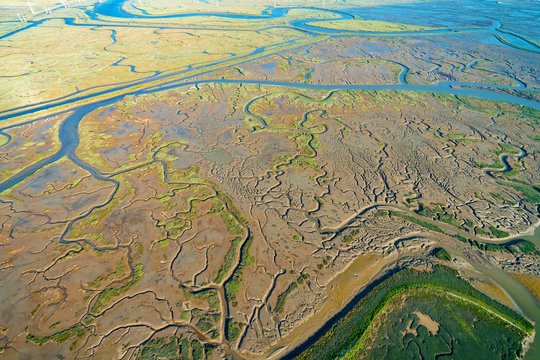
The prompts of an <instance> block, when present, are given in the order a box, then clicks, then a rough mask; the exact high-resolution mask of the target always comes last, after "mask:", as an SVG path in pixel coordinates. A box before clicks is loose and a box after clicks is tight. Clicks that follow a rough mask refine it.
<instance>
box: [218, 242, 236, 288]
mask: <svg viewBox="0 0 540 360" xmlns="http://www.w3.org/2000/svg"><path fill="white" fill-rule="evenodd" d="M241 243H242V238H241V237H239V236H237V237H235V238H234V239H233V240H232V241H231V247H230V248H229V250H228V251H227V254H225V258H224V260H223V265H222V266H221V267H220V268H219V270H218V272H217V275H216V278H215V279H214V282H215V283H216V284H219V283H221V282H222V281H223V279H224V278H225V276H226V275H227V273H228V272H229V270H231V268H232V266H233V265H234V264H233V262H234V260H235V259H236V250H237V249H238V246H240V244H241Z"/></svg>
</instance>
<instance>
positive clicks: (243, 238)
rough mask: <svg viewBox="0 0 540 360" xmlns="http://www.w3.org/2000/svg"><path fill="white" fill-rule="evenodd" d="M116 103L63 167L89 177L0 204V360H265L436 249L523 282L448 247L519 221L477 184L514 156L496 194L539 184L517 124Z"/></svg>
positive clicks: (402, 110)
mask: <svg viewBox="0 0 540 360" xmlns="http://www.w3.org/2000/svg"><path fill="white" fill-rule="evenodd" d="M134 100H135V99H134V98H130V97H128V98H126V99H125V100H124V101H121V102H118V103H116V104H114V105H111V106H108V107H106V108H101V109H98V110H96V111H94V112H91V113H89V114H88V115H86V116H85V117H84V118H83V119H82V121H81V123H80V125H79V135H80V145H79V147H78V149H77V152H76V153H77V156H78V157H79V161H81V162H83V163H84V164H86V165H84V166H85V168H88V169H91V170H92V172H93V173H94V174H93V175H92V174H91V173H88V172H87V171H82V170H81V169H80V168H78V167H77V166H74V165H73V164H72V163H70V162H69V161H67V160H63V161H60V162H58V163H55V164H53V165H50V166H49V167H46V168H44V169H43V170H41V171H40V172H38V173H36V174H35V175H33V176H31V177H29V178H28V179H26V180H25V181H23V182H21V183H20V184H18V185H16V186H14V187H13V188H11V189H10V190H8V191H5V192H4V193H2V196H3V198H4V199H3V204H4V206H3V207H2V216H3V220H2V224H3V229H4V230H3V231H2V234H3V237H4V239H3V240H2V244H3V246H4V249H5V251H4V252H3V259H2V264H3V269H4V270H3V273H4V276H7V277H4V279H5V282H6V284H8V285H9V284H12V286H11V285H10V287H9V291H8V292H6V293H9V297H5V298H4V299H3V300H2V301H3V304H5V305H4V308H5V309H7V311H5V312H3V315H2V319H1V323H2V325H3V326H5V327H6V328H7V335H6V338H7V339H8V340H6V346H5V350H4V351H5V354H6V355H7V356H11V355H10V354H13V356H15V354H16V353H19V354H34V353H35V352H36V351H39V353H40V354H43V356H55V354H57V353H59V354H63V355H64V356H73V354H75V356H76V357H79V358H86V357H103V356H106V355H105V354H116V355H115V356H118V357H131V356H134V355H135V354H137V353H140V351H141V349H142V345H143V344H146V343H148V341H149V340H151V339H155V338H163V337H165V338H167V337H169V336H176V337H178V338H180V339H181V341H182V342H185V343H187V344H189V346H188V347H187V348H188V349H190V351H192V352H197V351H203V352H204V353H205V354H206V355H208V356H210V357H212V356H213V357H218V358H219V357H222V356H225V354H227V353H231V351H232V352H234V353H237V354H241V355H242V356H247V357H253V356H255V357H256V356H262V357H265V356H267V355H269V354H270V353H272V352H273V351H275V350H272V349H277V350H278V351H279V349H282V347H283V346H287V345H288V344H291V345H292V344H295V343H299V342H300V341H302V340H303V339H304V338H305V334H306V333H307V331H306V333H303V334H302V333H299V329H302V328H303V326H304V327H305V326H307V325H304V324H312V327H313V328H316V327H317V324H320V322H323V321H325V320H327V319H328V318H329V317H330V316H331V312H332V310H335V308H337V307H339V304H344V303H346V302H347V301H348V299H350V298H351V297H352V296H353V295H354V294H355V292H356V291H357V289H359V288H361V287H362V286H365V285H366V284H367V283H369V281H370V280H371V279H372V278H373V276H375V275H376V274H378V273H379V272H380V271H383V270H384V268H385V264H390V263H392V262H394V261H396V260H397V259H398V258H401V259H402V260H401V261H402V264H403V266H405V265H406V264H408V265H407V266H413V265H414V264H415V260H414V259H415V258H422V257H424V256H427V255H428V254H429V253H430V252H431V251H432V249H433V247H434V246H435V243H436V242H437V243H439V244H446V245H447V246H448V247H449V248H452V247H458V248H463V247H464V246H465V254H466V255H467V256H469V257H471V259H475V260H477V261H482V262H483V263H486V264H487V263H491V264H493V265H499V266H500V264H503V266H506V267H508V268H511V269H512V270H513V271H517V272H520V273H524V274H531V275H533V274H534V275H536V276H537V275H538V273H540V269H539V268H538V261H537V259H538V257H537V255H534V254H532V253H520V252H516V253H515V254H512V253H509V252H502V251H485V250H481V249H480V248H478V247H477V246H475V245H474V244H473V245H469V244H466V245H463V244H462V243H461V242H460V241H459V240H458V239H457V238H456V237H457V236H462V237H465V236H466V237H468V238H469V239H472V240H475V241H477V242H482V243H488V242H489V241H493V240H490V238H495V236H497V235H500V233H499V232H497V230H498V231H505V232H508V234H515V233H519V232H520V231H523V230H525V229H527V228H529V227H530V226H531V225H532V224H534V222H535V221H536V213H535V208H534V204H532V203H530V202H528V201H527V200H526V199H524V198H523V196H522V194H521V193H520V190H519V189H520V188H517V189H516V188H515V187H512V186H508V185H507V184H510V183H511V181H509V180H508V179H507V178H506V177H504V176H502V175H499V174H497V173H490V174H487V173H486V170H485V168H483V167H482V166H480V165H479V164H482V163H487V164H489V163H491V162H493V161H494V160H496V159H498V153H497V151H499V154H500V153H503V152H504V153H509V154H513V153H515V152H517V150H515V149H525V151H527V156H525V157H521V158H519V159H517V160H516V161H514V160H509V162H512V169H513V170H515V171H514V173H513V174H512V177H511V179H512V178H515V179H520V181H523V182H527V183H533V184H534V183H538V179H537V176H538V175H537V174H538V173H539V172H538V171H533V169H536V167H537V166H538V163H537V162H536V161H534V159H533V158H534V157H535V156H536V153H534V149H535V146H536V144H535V142H534V140H533V139H531V138H530V137H529V136H528V134H530V133H531V131H534V127H533V125H531V119H532V118H531V116H532V117H533V118H534V116H537V114H535V113H534V112H533V113H527V112H524V111H523V110H522V109H520V108H519V107H516V106H514V105H508V104H503V103H494V102H478V101H477V100H472V99H456V98H454V97H451V96H441V95H434V94H413V93H405V92H394V91H391V92H390V91H381V92H374V91H314V90H294V91H293V90H291V89H288V88H280V87H264V86H253V85H231V84H229V85H227V84H219V83H216V84H206V85H200V86H198V87H191V88H185V89H180V90H170V91H166V92H162V93H156V94H155V95H145V96H139V97H137V99H136V100H137V101H134ZM418 105H419V106H418ZM480 105H481V108H479V106H480ZM480 109H481V110H480ZM490 109H492V110H490ZM497 114H498V115H499V116H498V117H496V127H495V126H494V125H493V118H494V115H497ZM529 114H530V115H529ZM450 119H451V121H450ZM494 127H495V128H494ZM508 128H511V129H513V131H506V129H508ZM119 144H121V145H120V146H119ZM487 169H489V168H487ZM52 174H54V175H52ZM96 174H99V176H97V177H96ZM50 179H54V180H50ZM516 184H517V183H516ZM521 191H522V190H521ZM494 194H496V195H494ZM29 199H32V201H29ZM510 202H511V204H510ZM46 209H48V211H47V210H46ZM426 209H430V210H429V211H427V210H426ZM415 211H416V212H415ZM411 219H412V220H411ZM440 219H442V220H440ZM419 220H421V221H423V223H422V222H419ZM435 220H437V221H435ZM425 224H428V225H425ZM429 224H432V225H433V224H437V226H438V228H437V229H439V231H436V230H434V228H433V226H431V227H430V226H429ZM493 229H496V230H493ZM443 233H444V234H443ZM13 239H16V240H17V241H13ZM58 240H61V241H60V242H59V241H58ZM482 249H483V248H482ZM355 259H357V260H355ZM362 259H363V260H362ZM365 259H368V260H365ZM406 259H409V260H406ZM505 259H506V265H504V264H505V262H503V261H502V260H505ZM518 259H519V260H518ZM364 260H365V262H366V263H365V264H364V263H362V264H364V265H362V266H360V268H358V269H357V270H355V271H353V270H351V269H355V265H354V264H355V263H358V262H362V261H364ZM95 264H100V266H95ZM350 264H353V265H350ZM519 264H521V265H519ZM349 265H350V266H349ZM345 269H347V270H346V272H345V273H343V271H344V270H345ZM338 274H342V275H338ZM340 279H341V280H340ZM21 282H22V283H24V284H25V286H24V287H20V286H18V285H17V286H15V284H20V283H21ZM38 304H39V306H38ZM325 309H327V310H325ZM327 311H328V313H327ZM319 312H320V313H319ZM314 314H315V315H314ZM302 323H304V324H302ZM27 325H28V326H27ZM295 328H296V329H295ZM299 334H300V335H299ZM261 340H262V341H261ZM34 343H37V344H42V345H41V346H39V347H38V345H36V344H34ZM57 343H61V344H62V345H61V346H60V347H59V346H58V345H57ZM184 348H186V345H185V346H184ZM200 349H202V350H200ZM282 350H283V349H282ZM269 351H270V353H269ZM71 352H72V353H71ZM70 354H71V355H70ZM279 354H280V352H276V353H275V356H279Z"/></svg>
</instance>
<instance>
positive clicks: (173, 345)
mask: <svg viewBox="0 0 540 360" xmlns="http://www.w3.org/2000/svg"><path fill="white" fill-rule="evenodd" d="M179 358H180V346H179V344H178V339H177V338H176V337H170V338H158V339H152V340H150V341H148V342H147V343H146V345H144V348H143V349H142V350H141V354H140V356H139V359H141V360H175V359H179Z"/></svg>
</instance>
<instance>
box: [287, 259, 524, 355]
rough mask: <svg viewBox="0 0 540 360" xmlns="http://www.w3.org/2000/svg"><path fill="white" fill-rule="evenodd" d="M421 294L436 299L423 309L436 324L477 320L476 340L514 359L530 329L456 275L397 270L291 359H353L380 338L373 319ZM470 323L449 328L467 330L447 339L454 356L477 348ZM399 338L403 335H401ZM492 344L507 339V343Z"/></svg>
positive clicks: (439, 270)
mask: <svg viewBox="0 0 540 360" xmlns="http://www.w3.org/2000/svg"><path fill="white" fill-rule="evenodd" d="M424 293H425V294H426V297H425V298H427V299H434V297H436V299H435V302H436V303H437V305H436V306H432V307H431V310H430V311H429V312H428V310H424V309H422V310H423V311H424V313H429V315H430V316H431V317H432V318H437V319H439V316H450V318H451V317H452V316H457V315H461V316H467V318H468V317H472V318H474V317H476V318H477V319H478V318H479V317H480V319H481V320H482V321H484V322H485V323H484V324H485V326H482V327H481V328H482V332H478V333H477V336H478V339H482V341H484V344H487V342H488V341H497V342H498V344H499V345H497V347H496V348H495V349H497V350H499V349H501V348H502V349H503V350H505V351H509V352H511V353H514V354H516V355H518V354H520V353H521V350H522V345H521V340H522V339H523V338H524V337H526V336H528V335H529V334H531V332H532V331H533V330H534V327H533V325H532V324H531V323H530V322H529V321H527V320H526V319H524V318H523V317H522V316H521V315H520V314H518V313H516V312H515V311H514V310H512V309H510V308H508V307H506V306H504V305H502V304H501V303H499V302H497V301H495V300H492V299H491V298H489V297H488V296H486V295H484V294H483V293H481V292H479V291H478V290H476V289H475V288H473V287H472V286H471V285H470V284H469V283H467V282H466V281H465V280H463V279H461V278H460V277H459V276H458V273H457V271H455V270H453V269H451V268H448V267H444V266H440V265H438V266H435V267H434V269H433V271H431V272H428V271H418V270H412V269H402V270H399V271H397V272H396V273H393V274H391V275H389V276H387V277H385V278H383V279H381V280H379V281H377V282H376V283H375V284H374V285H373V286H372V287H370V288H368V289H366V290H365V291H363V292H362V293H361V294H360V296H359V298H358V300H357V302H356V304H354V305H353V306H352V307H350V308H348V309H346V312H344V313H343V314H339V316H340V318H339V319H337V320H336V321H335V322H334V323H333V324H332V325H331V326H330V327H329V328H328V329H325V330H326V331H325V333H324V334H322V335H320V337H319V338H318V339H317V340H315V341H314V343H313V344H312V345H311V346H310V347H309V348H307V349H302V350H303V351H301V352H299V353H297V354H294V355H296V358H297V359H331V358H335V357H336V356H338V355H340V354H341V355H343V352H344V350H346V353H345V357H346V358H350V359H354V358H357V357H355V356H357V355H358V354H359V353H360V352H362V351H365V349H366V346H367V345H368V344H369V343H370V342H369V341H368V340H369V338H371V337H372V336H373V335H377V334H379V333H378V332H377V331H375V330H378V329H375V328H374V320H376V319H377V318H378V317H379V316H380V315H381V314H384V313H386V312H388V311H389V310H391V309H392V308H395V307H396V302H397V304H399V302H400V301H402V300H401V299H404V298H408V297H410V296H415V295H414V294H419V295H417V296H423V295H422V294H424ZM440 304H444V308H442V309H441V306H440ZM449 308H450V309H452V308H454V309H459V310H457V311H456V312H452V314H450V315H448V314H446V315H445V314H444V313H445V312H447V311H448V309H449ZM413 311H414V310H413ZM408 313H410V311H409V312H408ZM450 321H451V319H447V318H445V322H444V323H443V324H442V325H446V324H449V325H450ZM441 322H442V320H441ZM401 323H402V324H405V326H407V324H408V322H407V321H404V322H401ZM473 323H474V322H473V321H472V320H471V321H469V322H459V323H458V324H457V325H454V324H452V326H465V327H466V328H465V329H463V328H462V329H461V331H458V332H455V333H454V334H452V336H453V337H454V338H455V341H454V342H453V344H454V345H453V349H454V351H455V352H460V353H462V352H463V353H464V354H470V353H472V352H471V351H472V350H471V349H470V346H472V344H476V345H475V346H478V344H479V343H478V342H475V341H473V342H472V343H471V342H470V335H469V333H468V331H467V330H468V329H469V328H470V326H472V324H473ZM413 325H414V324H413ZM389 326H391V325H389ZM414 326H416V325H414ZM464 330H465V331H464ZM399 334H401V336H404V334H403V333H401V332H399ZM407 336H408V335H407ZM497 339H511V341H508V342H507V341H506V340H504V341H502V340H497ZM388 341H389V342H390V343H393V344H394V346H397V347H399V346H400V345H399V344H403V343H404V342H402V341H401V340H398V339H395V338H390V339H388ZM385 344H386V342H385ZM460 344H464V345H463V346H462V345H460ZM467 344H468V345H467ZM445 345H448V343H447V342H444V343H439V344H438V345H437V344H432V345H431V347H432V348H435V351H439V350H441V349H442V350H445V349H446V348H445V347H444V346H445ZM474 351H475V352H474V353H478V352H476V349H475V350H474ZM492 351H493V349H492ZM441 352H443V351H441ZM465 357H467V356H465ZM380 358H385V357H384V356H383V357H380Z"/></svg>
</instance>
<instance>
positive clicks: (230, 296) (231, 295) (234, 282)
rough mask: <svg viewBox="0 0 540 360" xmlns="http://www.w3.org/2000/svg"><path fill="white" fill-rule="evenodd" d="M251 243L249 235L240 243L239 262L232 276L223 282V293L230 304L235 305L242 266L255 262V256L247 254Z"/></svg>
mask: <svg viewBox="0 0 540 360" xmlns="http://www.w3.org/2000/svg"><path fill="white" fill-rule="evenodd" d="M252 243H253V237H252V236H250V237H249V238H248V239H247V241H246V242H245V243H244V244H243V245H242V250H241V251H240V264H239V265H238V267H237V268H236V271H235V272H234V274H233V276H231V278H230V279H229V280H228V281H226V282H225V295H226V296H227V301H228V302H229V304H230V305H232V306H236V305H237V303H236V295H237V294H238V292H239V291H240V288H241V280H242V275H243V271H244V268H245V267H246V266H248V265H251V264H254V263H255V257H253V256H251V255H249V248H250V247H251V244H252Z"/></svg>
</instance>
